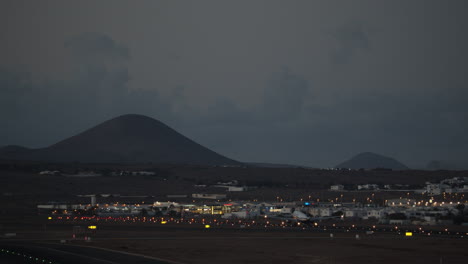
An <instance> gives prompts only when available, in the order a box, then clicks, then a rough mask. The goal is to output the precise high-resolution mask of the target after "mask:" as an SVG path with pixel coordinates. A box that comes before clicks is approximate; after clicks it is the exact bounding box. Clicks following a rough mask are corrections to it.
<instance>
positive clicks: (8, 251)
mask: <svg viewBox="0 0 468 264" xmlns="http://www.w3.org/2000/svg"><path fill="white" fill-rule="evenodd" d="M0 252H1V253H2V254H4V255H8V256H13V257H22V258H23V259H24V260H25V261H29V262H34V263H43V264H58V262H52V261H50V260H47V259H44V258H38V257H35V256H32V255H29V254H26V253H21V252H18V251H15V250H11V249H7V248H2V249H1V250H0Z"/></svg>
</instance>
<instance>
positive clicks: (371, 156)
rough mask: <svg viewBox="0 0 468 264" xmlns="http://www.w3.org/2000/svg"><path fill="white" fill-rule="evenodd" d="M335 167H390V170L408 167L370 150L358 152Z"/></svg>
mask: <svg viewBox="0 0 468 264" xmlns="http://www.w3.org/2000/svg"><path fill="white" fill-rule="evenodd" d="M336 167H337V168H350V169H377V168H382V169H392V170H407V169H408V167H407V166H406V165H404V164H402V163H401V162H399V161H397V160H395V159H393V158H390V157H386V156H382V155H379V154H376V153H372V152H364V153H360V154H358V155H356V156H354V157H352V158H351V159H349V160H347V161H345V162H343V163H341V164H338V165H337V166H336Z"/></svg>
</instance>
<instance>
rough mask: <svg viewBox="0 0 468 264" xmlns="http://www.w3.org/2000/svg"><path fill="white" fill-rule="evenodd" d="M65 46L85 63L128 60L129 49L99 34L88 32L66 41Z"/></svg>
mask: <svg viewBox="0 0 468 264" xmlns="http://www.w3.org/2000/svg"><path fill="white" fill-rule="evenodd" d="M64 46H65V47H66V48H68V49H69V50H70V51H71V53H72V54H73V56H75V58H77V59H81V60H85V61H94V62H96V61H99V62H101V63H102V62H105V61H107V60H110V61H118V60H128V59H129V58H130V51H129V49H128V48H127V47H126V46H124V45H122V44H119V43H117V42H115V41H114V40H113V39H112V38H111V37H109V36H108V35H105V34H101V33H97V32H86V33H83V34H80V35H77V36H74V37H72V38H70V39H68V40H67V41H65V43H64Z"/></svg>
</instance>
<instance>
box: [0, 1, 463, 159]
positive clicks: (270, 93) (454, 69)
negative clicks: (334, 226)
mask: <svg viewBox="0 0 468 264" xmlns="http://www.w3.org/2000/svg"><path fill="white" fill-rule="evenodd" d="M467 12H468V2H467V1H465V0H460V1H457V0H451V1H442V0H441V1H430V0H422V1H418V0H412V1H408V0H403V1H396V0H392V1H390V0H388V1H378V0H370V1H358V0H355V1H347V0H343V1H330V0H324V1H306V0H304V1H292V0H291V1H274V0H265V1H261V0H255V1H251V0H245V1H242V0H236V1H222V0H211V1H205V0H201V1H189V0H187V1H172V0H167V1H114V0H113V1H58V0H57V1H19V0H12V1H1V2H0V58H1V59H0V124H1V129H0V145H10V144H16V145H23V146H27V147H44V146H48V145H50V144H52V143H55V142H56V141H58V140H62V139H64V138H66V137H68V136H71V135H74V134H76V133H78V132H81V131H83V130H85V129H87V128H89V127H91V126H94V125H96V124H98V123H100V122H102V121H104V120H107V119H110V118H113V117H115V116H118V115H121V114H126V113H138V114H144V115H148V116H151V117H153V118H156V119H159V120H161V121H162V122H164V123H166V124H168V125H169V126H171V127H173V128H175V129H176V130H178V131H179V132H181V133H182V134H184V135H186V136H188V137H190V138H192V139H194V140H195V141H197V142H199V143H201V144H202V145H205V146H207V147H209V148H211V149H213V150H215V151H217V152H219V153H221V154H224V155H226V156H228V157H231V158H234V159H237V160H241V161H257V162H275V163H292V164H302V165H309V166H318V167H328V166H334V165H336V164H337V163H339V162H341V161H343V160H345V159H347V158H349V157H351V156H352V155H354V154H357V153H359V152H363V151H372V152H377V153H380V154H384V155H389V156H392V157H394V158H397V159H398V160H400V161H402V162H403V163H406V164H407V165H409V166H410V167H418V166H425V164H426V163H427V162H428V161H429V160H434V159H435V160H447V161H451V162H455V163H459V164H464V165H465V166H466V167H468V162H467V161H468V80H467V78H468V67H467V65H466V63H467V61H468V60H467V59H468V51H467V47H468V36H467V34H468V28H467V27H468V16H466V13H467Z"/></svg>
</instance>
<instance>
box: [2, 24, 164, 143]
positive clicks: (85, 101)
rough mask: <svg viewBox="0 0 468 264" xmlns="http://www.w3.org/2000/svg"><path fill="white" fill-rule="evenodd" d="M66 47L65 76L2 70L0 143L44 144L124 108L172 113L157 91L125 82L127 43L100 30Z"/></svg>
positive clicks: (142, 112) (125, 110) (124, 110)
mask: <svg viewBox="0 0 468 264" xmlns="http://www.w3.org/2000/svg"><path fill="white" fill-rule="evenodd" d="M65 46H66V47H67V50H69V52H70V53H72V55H73V59H74V60H73V61H72V66H73V67H72V69H73V71H72V75H71V77H69V78H68V79H66V80H46V81H44V80H42V81H38V82H34V81H33V80H32V79H31V77H30V76H31V75H30V74H28V73H27V72H20V71H15V70H7V69H4V70H2V71H0V87H2V89H1V90H0V102H1V106H0V107H1V114H0V117H1V120H2V121H3V122H8V126H7V127H8V129H2V132H0V133H1V134H0V136H1V138H2V143H3V144H26V145H28V146H36V147H37V146H44V145H47V144H51V143H54V142H55V141H57V140H60V139H63V138H64V137H65V136H70V135H73V134H74V133H77V132H80V131H81V130H83V129H85V128H88V127H90V126H93V125H96V124H98V123H99V122H102V121H103V120H106V119H109V118H112V117H115V116H117V115H121V114H127V113H140V114H152V115H154V116H155V117H159V118H160V119H163V120H164V119H165V118H168V117H170V115H171V103H170V101H168V100H165V99H162V98H161V96H160V94H159V93H158V92H157V91H155V90H148V89H130V88H129V87H128V82H129V81H130V79H131V76H130V73H129V70H128V66H127V64H126V63H125V61H127V60H128V59H129V50H128V48H127V47H125V46H123V45H121V44H116V42H115V41H114V40H113V39H112V38H110V37H109V36H107V35H105V34H99V33H85V34H82V35H78V36H75V37H73V38H71V39H70V40H67V41H66V45H65ZM58 124H67V126H61V125H58ZM26 131H33V132H32V133H31V134H30V133H26Z"/></svg>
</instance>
